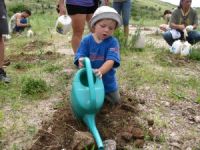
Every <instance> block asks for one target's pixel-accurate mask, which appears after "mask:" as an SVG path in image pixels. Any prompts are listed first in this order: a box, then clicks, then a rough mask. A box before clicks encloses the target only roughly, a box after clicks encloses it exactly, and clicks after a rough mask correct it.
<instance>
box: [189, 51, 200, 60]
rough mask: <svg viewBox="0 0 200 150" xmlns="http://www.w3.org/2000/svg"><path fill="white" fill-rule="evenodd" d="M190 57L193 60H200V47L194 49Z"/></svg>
mask: <svg viewBox="0 0 200 150" xmlns="http://www.w3.org/2000/svg"><path fill="white" fill-rule="evenodd" d="M189 58H190V59H191V60H197V61H200V51H199V49H198V50H197V49H193V50H192V52H191V54H190V56H189Z"/></svg>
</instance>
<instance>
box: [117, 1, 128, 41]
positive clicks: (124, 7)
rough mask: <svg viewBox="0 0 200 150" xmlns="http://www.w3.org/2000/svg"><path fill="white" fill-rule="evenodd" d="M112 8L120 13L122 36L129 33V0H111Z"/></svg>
mask: <svg viewBox="0 0 200 150" xmlns="http://www.w3.org/2000/svg"><path fill="white" fill-rule="evenodd" d="M113 8H114V9H115V10H116V11H117V12H118V13H119V14H121V15H122V21H123V26H124V36H125V37H126V38H128V35H129V19H130V13H131V0H113Z"/></svg>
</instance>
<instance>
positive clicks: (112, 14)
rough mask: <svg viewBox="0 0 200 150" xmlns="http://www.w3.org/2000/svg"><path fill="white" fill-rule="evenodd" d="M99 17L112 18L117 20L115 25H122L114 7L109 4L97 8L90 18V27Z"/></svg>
mask: <svg viewBox="0 0 200 150" xmlns="http://www.w3.org/2000/svg"><path fill="white" fill-rule="evenodd" d="M101 19H113V20H115V21H116V22H117V27H119V26H121V25H122V19H121V17H120V15H119V14H118V13H117V11H116V10H115V9H114V8H112V7H109V6H101V7H99V8H97V10H96V11H95V12H94V14H93V16H92V18H91V20H90V27H93V26H94V25H95V23H96V22H97V21H99V20H101Z"/></svg>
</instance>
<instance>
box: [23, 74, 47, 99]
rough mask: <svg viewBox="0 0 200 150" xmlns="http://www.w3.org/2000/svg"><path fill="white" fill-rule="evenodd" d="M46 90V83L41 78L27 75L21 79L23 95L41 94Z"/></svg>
mask: <svg viewBox="0 0 200 150" xmlns="http://www.w3.org/2000/svg"><path fill="white" fill-rule="evenodd" d="M47 90H48V86H47V83H46V81H45V80H43V79H40V78H33V77H28V78H24V79H23V81H22V93H23V94H25V95H37V94H38V95H41V94H43V93H45V92H47Z"/></svg>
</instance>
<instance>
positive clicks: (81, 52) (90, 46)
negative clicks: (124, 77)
mask: <svg viewBox="0 0 200 150" xmlns="http://www.w3.org/2000/svg"><path fill="white" fill-rule="evenodd" d="M80 57H88V58H89V59H90V62H91V65H92V68H93V69H98V68H100V67H101V66H102V65H103V64H104V63H105V61H106V60H113V61H114V66H113V68H112V69H111V70H109V71H108V72H107V73H106V74H104V75H103V77H102V79H103V83H104V88H105V92H106V93H109V92H114V91H116V90H117V89H118V85H117V80H116V76H115V72H116V70H115V68H117V67H119V66H120V55H119V42H118V40H117V39H116V38H114V37H112V36H110V37H108V38H107V39H105V40H103V41H102V42H101V43H96V41H95V40H94V38H93V36H92V34H89V35H87V36H85V37H84V38H83V40H82V41H81V43H80V47H79V48H78V51H77V53H76V55H75V60H74V64H76V65H78V59H79V58H80Z"/></svg>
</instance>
